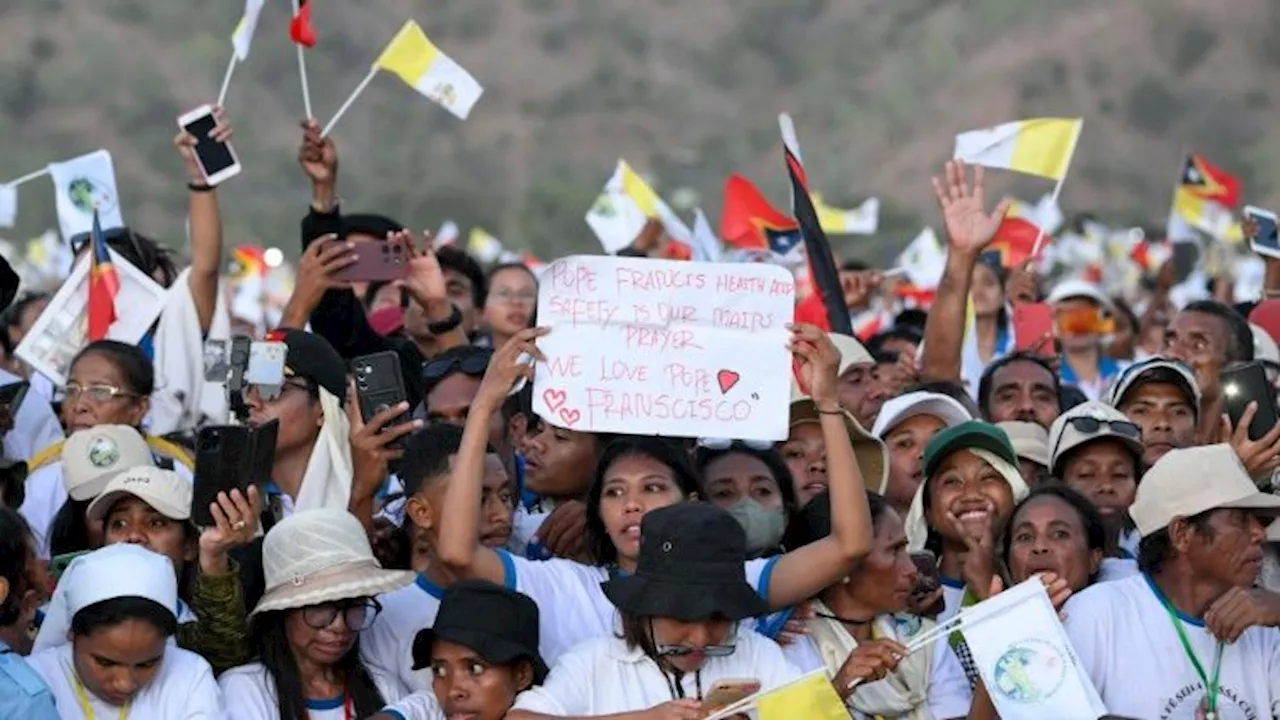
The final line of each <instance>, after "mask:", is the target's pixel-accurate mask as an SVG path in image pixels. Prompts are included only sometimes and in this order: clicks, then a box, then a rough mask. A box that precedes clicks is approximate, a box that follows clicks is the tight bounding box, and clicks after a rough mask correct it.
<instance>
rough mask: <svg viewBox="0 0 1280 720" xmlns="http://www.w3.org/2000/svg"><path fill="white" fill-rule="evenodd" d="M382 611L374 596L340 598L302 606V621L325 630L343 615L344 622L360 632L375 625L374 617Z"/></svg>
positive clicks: (353, 630) (310, 626)
mask: <svg viewBox="0 0 1280 720" xmlns="http://www.w3.org/2000/svg"><path fill="white" fill-rule="evenodd" d="M380 612H382V604H381V603H379V602H378V601H377V600H374V599H373V598H361V599H359V600H339V601H336V602H329V603H324V604H323V605H309V606H307V607H304V608H302V621H303V622H305V623H306V624H307V627H309V628H311V629H312V630H324V629H325V628H327V627H329V626H330V625H332V624H333V621H334V620H337V619H338V616H339V615H341V616H342V624H343V625H346V626H347V629H348V630H350V631H352V632H360V631H361V630H364V629H365V628H368V627H369V626H371V625H373V621H374V618H376V617H378V613H380Z"/></svg>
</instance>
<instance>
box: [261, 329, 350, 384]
mask: <svg viewBox="0 0 1280 720" xmlns="http://www.w3.org/2000/svg"><path fill="white" fill-rule="evenodd" d="M266 339H267V340H268V341H269V342H282V343H284V344H285V345H286V346H288V348H289V351H288V354H286V355H285V359H284V366H285V370H286V373H285V374H293V375H294V376H296V377H303V378H306V379H308V380H310V381H312V382H314V383H315V384H316V385H319V386H320V387H322V388H324V389H325V390H328V391H329V393H330V394H332V395H334V396H335V397H337V398H338V400H339V401H344V402H345V401H346V398H347V364H346V363H345V362H343V361H342V356H341V355H339V354H338V351H337V350H334V349H333V346H332V345H330V344H329V341H328V340H325V339H324V338H322V337H320V336H319V335H316V334H314V333H309V332H307V331H305V330H295V329H293V328H278V329H276V330H272V331H271V332H269V333H267V337H266Z"/></svg>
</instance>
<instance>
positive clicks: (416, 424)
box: [413, 420, 422, 428]
mask: <svg viewBox="0 0 1280 720" xmlns="http://www.w3.org/2000/svg"><path fill="white" fill-rule="evenodd" d="M413 426H414V427H416V428H420V427H422V421H421V420H414V421H413Z"/></svg>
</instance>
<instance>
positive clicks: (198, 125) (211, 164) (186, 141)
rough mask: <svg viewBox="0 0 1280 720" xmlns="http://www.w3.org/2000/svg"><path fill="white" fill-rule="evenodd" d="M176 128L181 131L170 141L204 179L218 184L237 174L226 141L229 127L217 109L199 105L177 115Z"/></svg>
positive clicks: (237, 170) (228, 135) (232, 150)
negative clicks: (172, 141)
mask: <svg viewBox="0 0 1280 720" xmlns="http://www.w3.org/2000/svg"><path fill="white" fill-rule="evenodd" d="M178 127H179V128H181V129H182V132H181V133H179V134H178V138H177V139H176V140H175V141H174V142H175V144H176V145H177V146H178V148H179V150H180V151H181V152H182V154H183V156H184V157H186V158H187V159H188V162H192V161H194V163H195V166H196V168H197V169H198V170H199V171H200V175H201V176H202V177H203V178H204V182H206V183H208V184H209V185H218V184H219V183H221V182H223V181H224V180H229V179H230V178H233V177H235V176H236V175H239V174H240V160H239V159H238V158H237V157H236V153H235V150H234V149H233V148H232V147H231V143H230V142H229V139H230V137H231V128H230V126H228V125H227V124H226V123H225V122H223V121H222V110H221V109H218V108H214V107H213V106H212V105H201V106H200V107H198V108H195V109H194V110H191V111H190V112H186V113H183V114H182V115H180V116H178ZM188 136H190V137H188ZM188 153H190V154H188Z"/></svg>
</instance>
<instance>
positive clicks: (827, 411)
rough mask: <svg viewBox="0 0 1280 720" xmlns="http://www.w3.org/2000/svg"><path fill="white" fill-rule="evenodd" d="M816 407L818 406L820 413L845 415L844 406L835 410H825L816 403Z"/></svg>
mask: <svg viewBox="0 0 1280 720" xmlns="http://www.w3.org/2000/svg"><path fill="white" fill-rule="evenodd" d="M814 407H815V408H817V410H818V414H819V415H843V414H844V408H840V407H837V408H836V409H835V410H823V409H822V408H820V407H818V406H817V404H816V403H815V404H814Z"/></svg>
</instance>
